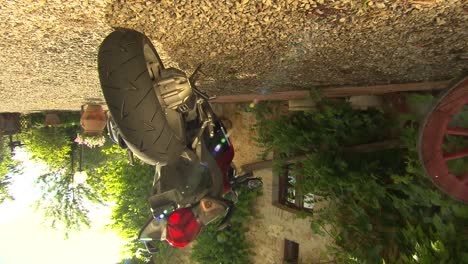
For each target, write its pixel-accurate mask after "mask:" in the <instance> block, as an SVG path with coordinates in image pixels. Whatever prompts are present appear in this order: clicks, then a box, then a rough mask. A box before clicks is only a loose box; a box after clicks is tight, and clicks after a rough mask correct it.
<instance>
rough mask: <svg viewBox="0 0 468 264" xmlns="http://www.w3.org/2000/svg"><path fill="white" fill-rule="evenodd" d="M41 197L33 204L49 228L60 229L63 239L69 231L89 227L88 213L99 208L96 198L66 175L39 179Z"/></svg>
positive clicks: (96, 196)
mask: <svg viewBox="0 0 468 264" xmlns="http://www.w3.org/2000/svg"><path fill="white" fill-rule="evenodd" d="M37 183H38V184H39V186H40V187H41V189H42V193H41V194H42V195H41V197H40V198H39V200H38V201H37V203H36V206H37V207H38V208H41V209H43V210H44V212H45V216H46V219H49V221H50V224H51V227H52V228H57V227H61V228H63V229H64V232H65V236H66V237H68V233H69V232H70V231H72V230H80V229H81V228H82V227H89V225H90V222H89V216H88V214H89V210H90V209H91V207H92V206H93V205H94V204H101V203H102V200H101V198H100V196H99V195H98V194H97V193H96V192H95V191H94V190H93V189H92V188H90V187H89V186H87V185H85V184H77V183H75V182H74V180H73V174H70V173H69V171H58V172H57V171H51V172H48V173H46V174H43V175H41V176H39V178H38V180H37Z"/></svg>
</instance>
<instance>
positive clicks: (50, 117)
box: [44, 113, 60, 126]
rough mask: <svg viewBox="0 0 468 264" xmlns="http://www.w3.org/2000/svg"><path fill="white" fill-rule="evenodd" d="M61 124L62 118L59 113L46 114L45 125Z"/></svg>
mask: <svg viewBox="0 0 468 264" xmlns="http://www.w3.org/2000/svg"><path fill="white" fill-rule="evenodd" d="M59 124H60V118H59V116H58V115H57V114H51V113H50V114H46V116H45V121H44V125H45V126H57V125H59Z"/></svg>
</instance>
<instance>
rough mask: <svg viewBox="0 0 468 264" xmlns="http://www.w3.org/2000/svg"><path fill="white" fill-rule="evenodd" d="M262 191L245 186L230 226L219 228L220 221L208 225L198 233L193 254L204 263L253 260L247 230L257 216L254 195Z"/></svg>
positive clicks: (249, 261)
mask: <svg viewBox="0 0 468 264" xmlns="http://www.w3.org/2000/svg"><path fill="white" fill-rule="evenodd" d="M260 194H261V192H260V190H242V192H241V193H240V195H239V201H238V202H237V203H236V211H235V212H234V215H233V216H232V218H231V225H230V227H227V228H226V229H224V230H222V231H218V230H217V223H212V224H210V225H208V226H206V227H205V228H204V229H203V231H202V232H201V233H200V235H199V236H198V237H197V240H196V242H195V244H194V246H193V249H192V255H191V256H190V258H191V259H192V260H194V261H197V262H198V263H204V264H205V263H206V264H210V263H213V264H215V263H216V264H219V263H241V264H244V263H252V261H251V259H250V257H251V256H252V255H253V254H254V253H253V251H252V247H253V245H252V244H250V243H248V242H247V241H246V238H245V233H246V232H247V231H248V223H249V222H250V221H251V219H252V218H253V217H254V212H253V210H252V208H253V204H254V202H255V198H256V197H257V196H258V195H260ZM218 221H219V220H218Z"/></svg>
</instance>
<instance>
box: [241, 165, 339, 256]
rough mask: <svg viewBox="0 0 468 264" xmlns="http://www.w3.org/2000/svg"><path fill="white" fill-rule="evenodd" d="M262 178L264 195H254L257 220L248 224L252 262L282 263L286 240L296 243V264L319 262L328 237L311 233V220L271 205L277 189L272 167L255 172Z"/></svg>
mask: <svg viewBox="0 0 468 264" xmlns="http://www.w3.org/2000/svg"><path fill="white" fill-rule="evenodd" d="M255 176H257V177H262V178H263V183H264V186H263V195H262V196H260V197H259V198H257V203H256V211H257V215H258V216H257V220H255V221H253V222H252V224H251V225H250V230H249V232H248V235H247V238H248V240H249V241H251V242H253V243H254V244H255V249H254V251H255V252H256V256H255V257H254V263H265V264H267V263H283V257H284V256H283V254H284V241H285V239H288V240H291V241H294V242H296V243H298V244H299V263H320V262H321V261H325V260H326V259H325V258H323V257H321V256H320V255H321V254H320V253H321V252H322V251H323V250H324V249H325V246H326V245H327V244H328V243H331V239H330V238H329V237H321V236H319V235H315V234H313V233H312V231H311V228H310V219H299V218H297V217H296V216H295V214H294V213H293V212H291V211H287V210H284V209H281V208H279V207H277V206H275V205H274V202H275V199H274V197H275V195H274V194H275V193H274V192H277V190H278V186H275V185H276V183H273V173H272V170H271V169H264V170H259V171H256V172H255Z"/></svg>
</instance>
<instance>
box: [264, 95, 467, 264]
mask: <svg viewBox="0 0 468 264" xmlns="http://www.w3.org/2000/svg"><path fill="white" fill-rule="evenodd" d="M258 116H259V122H258V124H257V125H258V127H257V129H258V132H259V133H258V135H259V136H258V139H257V140H258V142H259V144H260V145H261V146H262V147H265V149H267V151H273V150H274V151H275V154H276V156H277V157H279V161H278V162H277V164H279V166H281V164H284V162H285V160H286V159H287V158H289V157H292V156H295V155H302V154H305V155H306V156H307V159H306V160H305V161H304V162H302V163H300V164H297V165H296V166H292V173H295V174H302V175H303V176H304V181H303V182H301V183H297V184H299V186H298V187H299V188H300V189H301V191H302V192H303V193H313V194H315V195H317V196H318V197H321V198H320V199H322V200H326V201H328V203H329V205H328V206H327V207H326V208H324V209H321V210H316V211H315V212H314V217H313V219H311V227H312V229H313V230H314V231H315V232H317V233H320V234H328V235H329V236H331V237H332V238H334V239H335V246H331V247H329V251H328V254H331V255H334V257H335V259H336V261H337V262H338V263H382V261H386V262H387V263H394V262H396V263H408V262H411V261H414V258H413V256H416V257H415V258H418V256H420V257H419V259H420V260H421V261H422V260H423V259H424V261H426V262H416V263H463V261H465V260H467V258H466V253H467V252H468V243H467V242H468V236H466V235H465V236H460V235H459V236H451V235H448V234H464V233H465V234H466V229H465V228H464V225H463V223H464V221H466V216H467V213H468V206H466V205H462V204H460V203H458V202H456V201H454V200H452V199H450V198H449V197H447V196H446V195H444V194H443V193H441V192H440V191H439V190H438V189H437V188H435V187H434V186H433V185H432V183H431V182H430V181H429V180H428V179H427V177H426V176H425V175H424V173H423V171H422V168H421V166H420V164H419V160H418V158H417V152H416V143H415V142H416V129H415V128H412V127H409V128H407V129H405V130H403V131H401V132H400V134H401V138H402V141H403V142H404V143H405V144H406V145H407V146H408V148H407V149H389V150H376V151H373V152H370V153H356V152H352V151H349V148H348V147H350V146H352V145H356V144H364V143H370V142H375V141H379V140H382V139H386V138H388V137H389V134H388V132H387V131H389V130H390V127H392V126H393V124H395V123H396V122H395V121H392V120H389V119H388V117H387V116H386V115H384V113H382V112H379V111H376V110H369V111H357V110H353V109H351V107H350V106H349V104H347V103H346V102H344V101H334V102H328V101H321V102H318V104H317V108H315V109H313V110H311V111H310V112H307V113H303V112H301V113H293V114H291V115H289V116H287V117H279V118H277V119H276V120H272V119H271V118H268V111H265V110H264V109H263V111H261V112H259V115H258ZM301 216H304V215H303V214H301ZM415 230H416V231H415ZM418 230H421V231H418ZM431 243H432V244H434V245H436V244H437V246H435V247H437V248H438V250H433V251H429V250H428V249H430V248H431V247H432V246H431V245H432V244H431ZM452 248H454V249H456V250H451V249H452ZM448 249H449V250H448ZM448 252H449V253H448ZM418 254H419V255H418ZM447 255H450V258H447V257H446V256H447ZM431 261H432V262H431Z"/></svg>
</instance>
